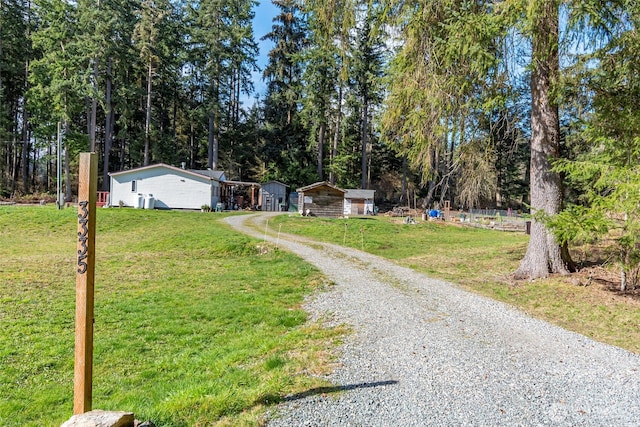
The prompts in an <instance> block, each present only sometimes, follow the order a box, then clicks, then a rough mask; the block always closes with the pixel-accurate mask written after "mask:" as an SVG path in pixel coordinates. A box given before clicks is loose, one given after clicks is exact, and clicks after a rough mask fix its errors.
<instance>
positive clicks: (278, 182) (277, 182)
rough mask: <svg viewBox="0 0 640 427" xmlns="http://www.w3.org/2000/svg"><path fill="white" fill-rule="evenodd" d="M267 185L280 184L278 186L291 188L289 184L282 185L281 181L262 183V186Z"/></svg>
mask: <svg viewBox="0 0 640 427" xmlns="http://www.w3.org/2000/svg"><path fill="white" fill-rule="evenodd" d="M267 184H278V185H282V186H285V187H287V188H289V186H288V185H287V184H284V183H282V182H280V181H275V180H271V181H267V182H263V183H262V184H260V185H267Z"/></svg>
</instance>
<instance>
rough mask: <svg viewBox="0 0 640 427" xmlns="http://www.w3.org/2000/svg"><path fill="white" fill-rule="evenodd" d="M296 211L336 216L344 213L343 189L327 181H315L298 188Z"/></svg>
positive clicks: (303, 213)
mask: <svg viewBox="0 0 640 427" xmlns="http://www.w3.org/2000/svg"><path fill="white" fill-rule="evenodd" d="M297 191H298V212H300V214H302V215H314V216H325V217H333V218H338V217H341V216H343V214H344V195H345V191H344V190H343V189H341V188H338V187H336V186H335V185H331V184H329V183H328V182H316V183H315V184H311V185H307V186H306V187H302V188H298V190H297Z"/></svg>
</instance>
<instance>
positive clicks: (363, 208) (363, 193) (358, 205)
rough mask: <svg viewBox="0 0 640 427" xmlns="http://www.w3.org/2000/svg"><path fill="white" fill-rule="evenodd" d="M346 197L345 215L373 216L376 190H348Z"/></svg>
mask: <svg viewBox="0 0 640 427" xmlns="http://www.w3.org/2000/svg"><path fill="white" fill-rule="evenodd" d="M345 191H346V193H345V195H344V214H345V215H373V214H374V212H375V204H374V201H373V197H374V195H375V193H376V190H358V189H347V190H345Z"/></svg>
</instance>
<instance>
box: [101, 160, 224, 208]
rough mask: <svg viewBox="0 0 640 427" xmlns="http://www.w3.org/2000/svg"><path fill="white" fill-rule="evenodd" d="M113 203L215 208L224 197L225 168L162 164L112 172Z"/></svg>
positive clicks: (118, 204)
mask: <svg viewBox="0 0 640 427" xmlns="http://www.w3.org/2000/svg"><path fill="white" fill-rule="evenodd" d="M109 176H110V178H111V193H110V195H109V206H121V205H122V206H132V207H136V208H142V207H147V208H153V207H155V208H156V209H200V208H201V207H202V206H203V205H208V206H210V207H213V208H215V206H216V204H217V203H218V201H219V200H220V186H221V183H222V182H224V180H225V176H224V172H222V171H213V170H188V169H181V168H177V167H175V166H170V165H166V164H164V163H159V164H156V165H151V166H143V167H140V168H136V169H130V170H125V171H121V172H112V173H110V174H109Z"/></svg>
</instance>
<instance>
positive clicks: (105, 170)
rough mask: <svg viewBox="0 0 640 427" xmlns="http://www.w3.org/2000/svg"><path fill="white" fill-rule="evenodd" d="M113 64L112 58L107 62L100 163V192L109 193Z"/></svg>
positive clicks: (112, 116) (112, 115) (112, 117)
mask: <svg viewBox="0 0 640 427" xmlns="http://www.w3.org/2000/svg"><path fill="white" fill-rule="evenodd" d="M112 63H113V60H112V58H109V59H108V60H107V73H106V79H107V85H106V86H107V88H106V92H105V100H104V103H105V113H106V114H105V115H106V117H105V126H104V127H105V135H104V158H103V163H102V190H103V191H109V153H110V152H111V147H112V146H113V121H114V120H113V119H114V114H113V108H112V106H111V87H112V80H111V65H112Z"/></svg>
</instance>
